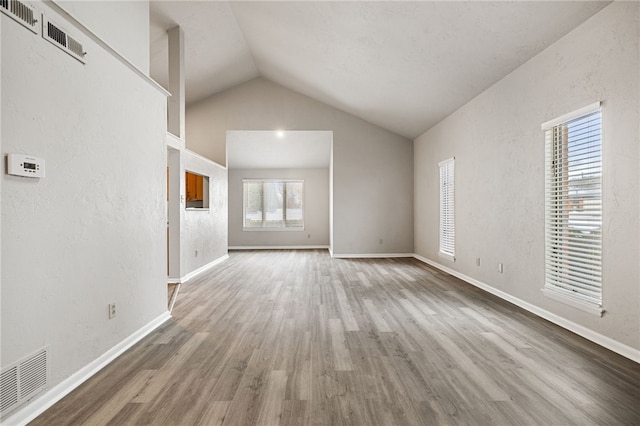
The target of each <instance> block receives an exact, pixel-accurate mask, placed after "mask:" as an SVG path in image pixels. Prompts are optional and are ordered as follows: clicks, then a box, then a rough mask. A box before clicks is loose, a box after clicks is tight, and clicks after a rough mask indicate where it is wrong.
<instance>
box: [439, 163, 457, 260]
mask: <svg viewBox="0 0 640 426" xmlns="http://www.w3.org/2000/svg"><path fill="white" fill-rule="evenodd" d="M439 166H440V250H439V254H440V256H442V257H444V258H447V259H449V260H455V255H456V250H455V236H456V227H455V218H454V193H455V191H454V159H453V158H450V159H448V160H445V161H443V162H441V163H440V164H439Z"/></svg>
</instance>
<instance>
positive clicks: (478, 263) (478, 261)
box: [476, 257, 480, 266]
mask: <svg viewBox="0 0 640 426" xmlns="http://www.w3.org/2000/svg"><path fill="white" fill-rule="evenodd" d="M476 266H480V258H479V257H476Z"/></svg>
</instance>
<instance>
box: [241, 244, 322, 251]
mask: <svg viewBox="0 0 640 426" xmlns="http://www.w3.org/2000/svg"><path fill="white" fill-rule="evenodd" d="M328 249H329V246H322V245H320V246H316V245H309V246H229V250H328Z"/></svg>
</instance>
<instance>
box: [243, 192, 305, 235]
mask: <svg viewBox="0 0 640 426" xmlns="http://www.w3.org/2000/svg"><path fill="white" fill-rule="evenodd" d="M242 185H243V199H244V201H243V205H244V206H243V207H244V208H243V229H245V230H252V229H282V228H285V229H304V210H303V200H304V181H302V180H276V179H244V180H243V181H242Z"/></svg>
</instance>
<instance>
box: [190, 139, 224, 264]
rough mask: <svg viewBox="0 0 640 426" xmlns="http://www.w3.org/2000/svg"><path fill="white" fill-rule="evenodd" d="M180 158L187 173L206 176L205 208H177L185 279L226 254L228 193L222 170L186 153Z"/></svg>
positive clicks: (196, 155)
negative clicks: (207, 199) (207, 197)
mask: <svg viewBox="0 0 640 426" xmlns="http://www.w3.org/2000/svg"><path fill="white" fill-rule="evenodd" d="M182 156H183V164H184V169H185V170H186V171H190V172H193V173H196V174H199V175H202V176H208V177H209V208H208V209H203V210H193V209H185V207H184V206H185V204H184V203H181V204H180V208H181V209H184V212H183V215H182V229H181V250H182V255H181V256H180V259H181V262H182V268H181V270H182V274H181V275H182V276H186V275H188V274H189V273H191V272H193V271H195V270H197V269H199V268H202V267H204V266H206V265H208V264H210V263H211V262H214V261H216V260H218V259H220V258H222V257H224V256H226V255H227V249H228V246H229V244H228V224H227V216H228V208H227V205H228V202H227V192H228V190H227V169H226V168H225V167H222V166H220V165H219V164H216V163H214V162H212V161H210V160H208V159H206V158H203V157H201V156H200V155H198V154H195V153H193V152H190V151H189V150H183V151H182ZM185 170H183V173H182V174H183V175H184V171H185ZM182 181H183V182H184V180H182ZM181 191H182V192H183V193H185V194H186V190H185V188H181ZM196 250H197V254H196Z"/></svg>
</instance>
